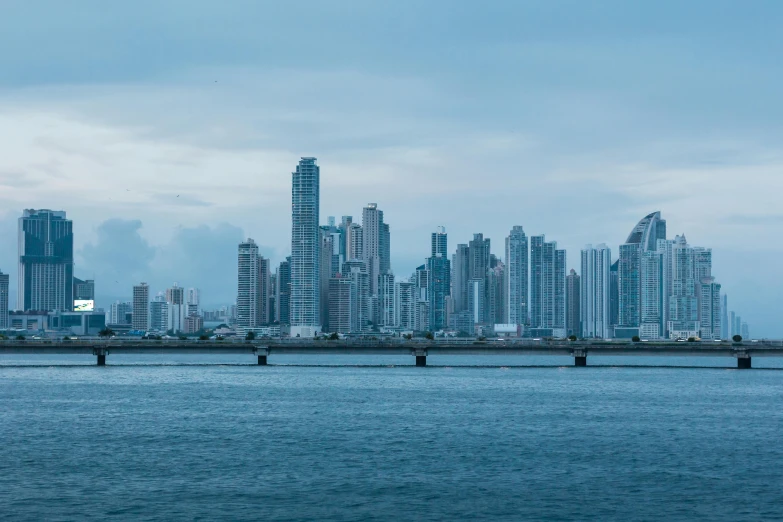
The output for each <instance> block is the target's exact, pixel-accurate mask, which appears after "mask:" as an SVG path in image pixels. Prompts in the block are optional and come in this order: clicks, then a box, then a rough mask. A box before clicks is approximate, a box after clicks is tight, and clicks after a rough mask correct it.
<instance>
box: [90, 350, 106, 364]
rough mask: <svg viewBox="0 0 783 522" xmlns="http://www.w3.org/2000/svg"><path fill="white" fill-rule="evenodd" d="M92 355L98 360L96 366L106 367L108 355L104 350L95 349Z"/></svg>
mask: <svg viewBox="0 0 783 522" xmlns="http://www.w3.org/2000/svg"><path fill="white" fill-rule="evenodd" d="M92 353H93V355H95V356H97V358H98V366H106V355H107V354H108V353H109V351H108V350H107V349H106V348H96V349H95V350H93V351H92Z"/></svg>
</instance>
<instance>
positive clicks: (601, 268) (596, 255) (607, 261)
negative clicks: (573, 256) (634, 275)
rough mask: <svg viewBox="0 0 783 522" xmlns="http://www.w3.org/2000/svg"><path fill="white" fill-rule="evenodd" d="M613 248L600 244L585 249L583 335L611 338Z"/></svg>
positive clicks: (583, 255) (582, 308)
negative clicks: (610, 305) (610, 313)
mask: <svg viewBox="0 0 783 522" xmlns="http://www.w3.org/2000/svg"><path fill="white" fill-rule="evenodd" d="M611 268H612V251H611V250H610V249H609V247H608V246H606V245H604V244H600V245H598V246H597V247H595V248H593V246H592V245H587V246H586V247H585V248H584V250H582V273H581V276H580V281H581V283H580V284H581V287H580V289H579V296H580V304H579V309H580V314H581V322H582V336H583V337H586V338H601V339H608V338H609V337H611V324H610V323H611V320H610V316H609V304H610V303H609V300H610V285H611Z"/></svg>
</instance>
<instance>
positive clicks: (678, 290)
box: [667, 235, 701, 339]
mask: <svg viewBox="0 0 783 522" xmlns="http://www.w3.org/2000/svg"><path fill="white" fill-rule="evenodd" d="M697 267H698V263H697V256H696V251H695V249H694V248H692V247H691V246H690V245H688V242H687V240H686V238H685V236H684V235H682V236H676V237H675V238H674V246H673V248H672V256H671V277H672V293H671V296H670V297H669V315H668V320H667V329H668V331H669V337H670V338H672V339H673V338H681V337H686V335H685V334H683V332H687V333H689V334H690V333H693V332H695V333H694V334H693V335H688V336H689V337H697V336H698V335H699V331H700V329H701V328H700V325H699V305H698V297H697V289H698V288H697V287H698V285H697V282H696V273H697Z"/></svg>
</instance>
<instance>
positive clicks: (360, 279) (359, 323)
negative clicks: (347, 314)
mask: <svg viewBox="0 0 783 522" xmlns="http://www.w3.org/2000/svg"><path fill="white" fill-rule="evenodd" d="M342 277H343V278H348V279H350V281H351V325H352V326H351V331H354V332H364V331H367V330H369V329H370V328H371V324H370V323H371V322H372V317H371V314H372V302H371V299H370V275H369V274H368V273H367V264H366V263H365V262H364V260H361V259H354V260H351V261H346V262H345V264H343V268H342Z"/></svg>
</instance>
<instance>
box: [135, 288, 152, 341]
mask: <svg viewBox="0 0 783 522" xmlns="http://www.w3.org/2000/svg"><path fill="white" fill-rule="evenodd" d="M149 327H150V287H149V286H148V285H147V283H140V284H138V285H134V286H133V323H132V328H133V329H134V330H138V331H141V332H146V331H147V330H148V329H149Z"/></svg>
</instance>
